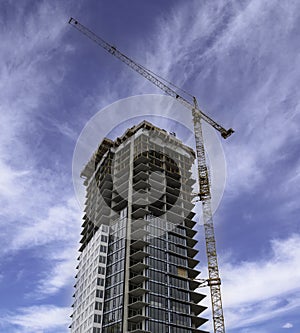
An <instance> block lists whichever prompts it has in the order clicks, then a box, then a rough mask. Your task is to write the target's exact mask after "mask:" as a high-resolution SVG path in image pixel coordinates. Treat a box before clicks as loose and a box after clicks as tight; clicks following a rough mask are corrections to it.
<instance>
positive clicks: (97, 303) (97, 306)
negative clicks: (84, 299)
mask: <svg viewBox="0 0 300 333" xmlns="http://www.w3.org/2000/svg"><path fill="white" fill-rule="evenodd" d="M95 310H102V303H100V302H95Z"/></svg>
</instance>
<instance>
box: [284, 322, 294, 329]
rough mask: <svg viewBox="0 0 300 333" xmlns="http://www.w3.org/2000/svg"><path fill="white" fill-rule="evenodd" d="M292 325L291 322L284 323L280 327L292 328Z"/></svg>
mask: <svg viewBox="0 0 300 333" xmlns="http://www.w3.org/2000/svg"><path fill="white" fill-rule="evenodd" d="M293 327H294V325H293V324H291V323H286V324H284V325H283V326H282V328H293Z"/></svg>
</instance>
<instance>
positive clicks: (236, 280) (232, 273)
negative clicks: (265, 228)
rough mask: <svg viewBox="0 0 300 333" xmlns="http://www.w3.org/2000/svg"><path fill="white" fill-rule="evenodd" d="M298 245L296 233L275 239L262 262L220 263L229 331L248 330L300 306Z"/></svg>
mask: <svg viewBox="0 0 300 333" xmlns="http://www.w3.org/2000/svg"><path fill="white" fill-rule="evenodd" d="M299 242H300V235H296V234H295V235H293V236H291V237H290V238H287V239H275V240H273V241H272V242H271V251H270V253H269V254H268V255H267V257H266V258H264V259H261V260H260V261H256V262H251V261H243V262H241V263H239V264H232V263H230V262H229V263H228V262H227V263H226V262H223V263H222V264H221V266H222V281H223V283H222V294H223V303H224V307H225V317H226V324H227V326H228V327H229V328H237V327H244V328H245V327H247V326H251V325H254V324H257V323H260V322H262V321H266V320H268V319H271V318H274V317H276V315H280V314H283V313H286V312H290V311H293V310H295V309H296V308H299V307H300V288H299V281H300V248H299ZM227 260H228V258H227ZM229 260H230V258H229ZM287 281H288V283H287Z"/></svg>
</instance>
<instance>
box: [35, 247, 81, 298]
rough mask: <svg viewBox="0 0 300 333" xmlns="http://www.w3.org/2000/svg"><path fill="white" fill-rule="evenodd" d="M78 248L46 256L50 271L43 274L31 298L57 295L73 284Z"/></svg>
mask: <svg viewBox="0 0 300 333" xmlns="http://www.w3.org/2000/svg"><path fill="white" fill-rule="evenodd" d="M77 248H78V246H77V244H76V248H75V247H74V249H72V248H71V247H70V248H67V249H65V250H63V251H62V252H56V253H53V254H51V255H49V256H48V258H47V260H49V261H51V269H50V270H49V271H45V272H44V274H43V275H44V277H43V278H42V279H41V280H40V281H39V282H38V283H37V288H36V290H35V291H34V292H33V293H32V294H31V296H34V297H37V298H43V297H46V296H47V295H53V294H55V293H57V292H58V291H59V290H60V289H61V288H63V287H66V286H67V287H70V286H72V285H73V283H74V278H75V274H76V269H75V267H76V265H77V257H78V255H79V254H78V249H77Z"/></svg>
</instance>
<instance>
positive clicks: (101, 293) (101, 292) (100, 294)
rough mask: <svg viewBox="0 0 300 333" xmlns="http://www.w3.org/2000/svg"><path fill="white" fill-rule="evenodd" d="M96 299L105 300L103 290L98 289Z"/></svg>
mask: <svg viewBox="0 0 300 333" xmlns="http://www.w3.org/2000/svg"><path fill="white" fill-rule="evenodd" d="M96 297H99V298H103V290H100V289H96Z"/></svg>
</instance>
